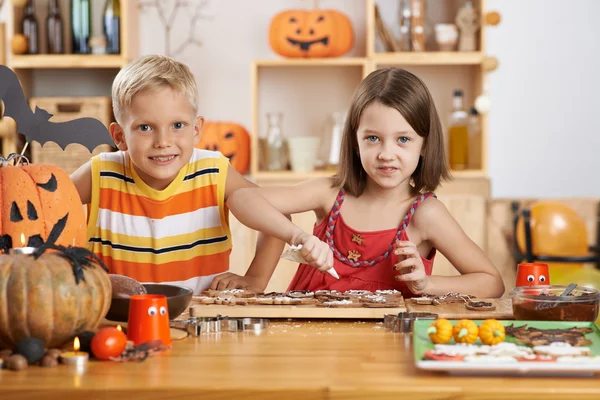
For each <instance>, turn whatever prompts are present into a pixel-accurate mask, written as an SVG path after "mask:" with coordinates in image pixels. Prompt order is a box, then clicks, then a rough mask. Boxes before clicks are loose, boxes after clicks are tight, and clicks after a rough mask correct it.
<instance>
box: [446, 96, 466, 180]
mask: <svg viewBox="0 0 600 400" xmlns="http://www.w3.org/2000/svg"><path fill="white" fill-rule="evenodd" d="M448 126H449V130H448V142H449V143H448V144H449V146H448V147H449V152H450V157H449V158H450V168H452V169H466V168H467V167H468V164H469V126H468V115H467V112H466V111H465V110H464V108H463V92H462V90H458V89H457V90H455V91H454V98H453V101H452V113H451V115H450V121H449V124H448Z"/></svg>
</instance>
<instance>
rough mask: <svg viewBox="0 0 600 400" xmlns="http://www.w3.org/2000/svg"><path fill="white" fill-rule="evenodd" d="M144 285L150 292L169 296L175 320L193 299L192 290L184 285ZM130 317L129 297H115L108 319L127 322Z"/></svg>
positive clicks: (107, 315) (171, 314)
mask: <svg viewBox="0 0 600 400" xmlns="http://www.w3.org/2000/svg"><path fill="white" fill-rule="evenodd" d="M144 287H145V288H146V291H147V292H148V294H162V295H165V296H167V308H168V311H169V319H170V320H173V319H175V318H177V317H178V316H180V315H181V313H182V312H184V311H185V309H186V308H187V306H188V305H189V304H190V302H191V301H192V293H193V292H192V290H191V289H188V288H186V287H183V286H177V285H170V284H166V283H165V284H162V283H145V284H144ZM128 318H129V299H122V298H116V297H113V298H112V301H111V304H110V308H109V310H108V313H107V314H106V319H108V320H109V321H115V322H127V319H128Z"/></svg>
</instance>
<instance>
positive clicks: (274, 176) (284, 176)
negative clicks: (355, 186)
mask: <svg viewBox="0 0 600 400" xmlns="http://www.w3.org/2000/svg"><path fill="white" fill-rule="evenodd" d="M333 175H335V171H314V172H307V173H295V172H293V171H259V172H257V173H256V174H254V175H252V177H253V178H254V179H256V180H257V181H292V180H293V181H305V180H308V179H314V178H326V177H330V176H333Z"/></svg>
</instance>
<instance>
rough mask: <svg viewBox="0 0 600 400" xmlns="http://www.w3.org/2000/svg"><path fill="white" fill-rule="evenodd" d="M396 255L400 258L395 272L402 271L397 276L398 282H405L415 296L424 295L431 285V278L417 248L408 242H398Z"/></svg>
mask: <svg viewBox="0 0 600 400" xmlns="http://www.w3.org/2000/svg"><path fill="white" fill-rule="evenodd" d="M396 246H397V247H396V249H395V250H394V254H396V255H397V256H398V260H399V262H398V264H396V265H395V266H394V270H396V271H400V274H399V275H396V280H397V281H404V282H406V285H407V286H408V289H409V290H410V291H411V292H412V293H413V294H423V293H425V292H426V289H427V285H428V284H429V277H428V276H427V274H426V273H425V266H424V265H423V260H422V259H421V254H419V250H417V246H416V245H415V244H414V243H412V242H408V241H396Z"/></svg>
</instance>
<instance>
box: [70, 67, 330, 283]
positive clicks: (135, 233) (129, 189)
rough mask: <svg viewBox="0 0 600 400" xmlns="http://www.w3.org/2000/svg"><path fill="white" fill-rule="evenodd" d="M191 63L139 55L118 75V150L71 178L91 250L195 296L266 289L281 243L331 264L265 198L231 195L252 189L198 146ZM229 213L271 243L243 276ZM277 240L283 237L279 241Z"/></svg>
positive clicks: (321, 246)
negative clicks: (236, 265)
mask: <svg viewBox="0 0 600 400" xmlns="http://www.w3.org/2000/svg"><path fill="white" fill-rule="evenodd" d="M197 96H198V95H197V88H196V82H195V80H194V76H193V75H192V73H191V72H190V70H189V69H188V67H187V66H185V65H183V64H181V63H179V62H177V61H175V60H173V59H171V58H169V57H164V56H145V57H141V58H139V59H137V60H135V61H133V62H132V63H130V64H129V65H127V66H126V67H125V68H123V69H122V70H121V71H120V72H119V73H118V75H117V76H116V78H115V81H114V82H113V87H112V102H113V111H114V115H115V119H116V121H117V122H116V123H112V124H111V125H110V134H111V136H112V138H113V140H114V142H115V144H116V146H117V148H118V149H119V151H117V152H114V153H102V154H99V155H98V156H95V157H93V158H92V159H91V160H90V161H88V162H87V163H86V164H84V165H83V166H82V167H80V168H79V169H78V170H77V171H75V172H74V173H73V174H72V175H71V179H72V180H73V182H74V184H75V187H76V188H77V190H78V191H79V195H80V197H81V200H82V202H83V204H88V205H89V206H88V211H89V213H88V215H89V217H88V237H89V238H90V239H89V247H90V250H91V251H92V252H93V253H94V254H96V255H97V256H98V257H99V258H100V259H102V261H104V263H105V264H106V265H107V266H108V267H109V269H110V272H111V273H115V274H122V275H126V276H129V277H131V278H134V279H136V280H138V281H139V282H144V283H150V282H162V283H167V282H168V283H174V284H179V285H183V286H186V287H189V288H190V289H192V290H193V291H194V293H195V294H198V293H200V292H201V291H202V290H204V289H205V288H207V287H208V286H209V285H210V284H211V281H213V279H214V280H215V282H213V287H218V288H225V287H227V288H234V287H246V288H250V289H254V290H264V288H265V287H266V285H267V283H268V281H269V279H270V277H271V274H272V273H273V270H274V268H275V265H276V264H277V260H278V259H279V256H280V255H281V251H282V249H283V243H281V242H280V241H279V240H283V241H285V242H288V243H290V244H302V245H303V249H302V254H303V255H304V256H305V258H307V260H308V261H309V262H310V263H311V265H313V266H315V267H316V268H318V269H320V270H322V271H325V270H327V269H329V268H330V266H332V265H333V254H332V252H331V250H330V249H329V248H328V246H327V245H326V244H325V243H324V242H322V241H320V240H319V239H317V238H316V237H315V236H313V235H310V234H308V233H306V232H304V231H302V230H301V229H300V228H298V227H297V226H295V225H294V224H293V223H292V222H291V221H290V220H289V219H287V218H286V217H285V216H284V215H283V214H281V213H279V212H278V211H277V210H276V209H275V208H274V207H272V206H271V205H270V203H268V202H267V201H266V200H265V199H264V198H262V197H260V195H256V196H257V197H256V198H254V199H253V205H254V207H253V208H252V209H249V208H248V207H247V206H246V204H244V203H243V202H240V201H237V200H236V198H237V197H236V196H233V198H232V199H231V201H228V200H229V198H230V196H231V194H232V193H233V192H234V191H235V190H237V189H239V188H243V187H250V186H252V184H251V183H250V182H248V181H247V180H246V179H244V178H243V177H242V176H241V175H240V174H239V173H238V172H237V171H236V170H235V169H234V168H231V167H230V165H229V160H228V159H227V158H225V157H224V156H223V155H221V154H220V153H218V152H212V151H207V150H200V149H195V148H194V145H195V144H196V143H197V142H198V141H199V140H200V133H201V131H202V124H203V122H204V119H203V118H202V117H197V104H198V100H197ZM229 210H231V212H232V213H233V214H234V215H235V216H236V218H237V219H238V220H239V221H240V222H241V223H243V224H244V225H246V226H248V227H250V228H252V229H255V230H258V231H261V232H263V233H265V234H267V235H270V236H273V238H268V239H266V240H261V239H260V238H259V240H258V244H257V254H256V257H255V259H254V261H253V263H252V265H251V266H250V268H249V269H248V272H247V273H246V276H244V277H239V276H237V275H234V274H230V273H228V274H225V275H223V276H221V277H219V275H220V274H223V273H224V272H226V271H227V270H228V269H229V254H230V252H231V246H232V243H231V233H230V231H229V224H228V213H229ZM277 239H279V240H277Z"/></svg>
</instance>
